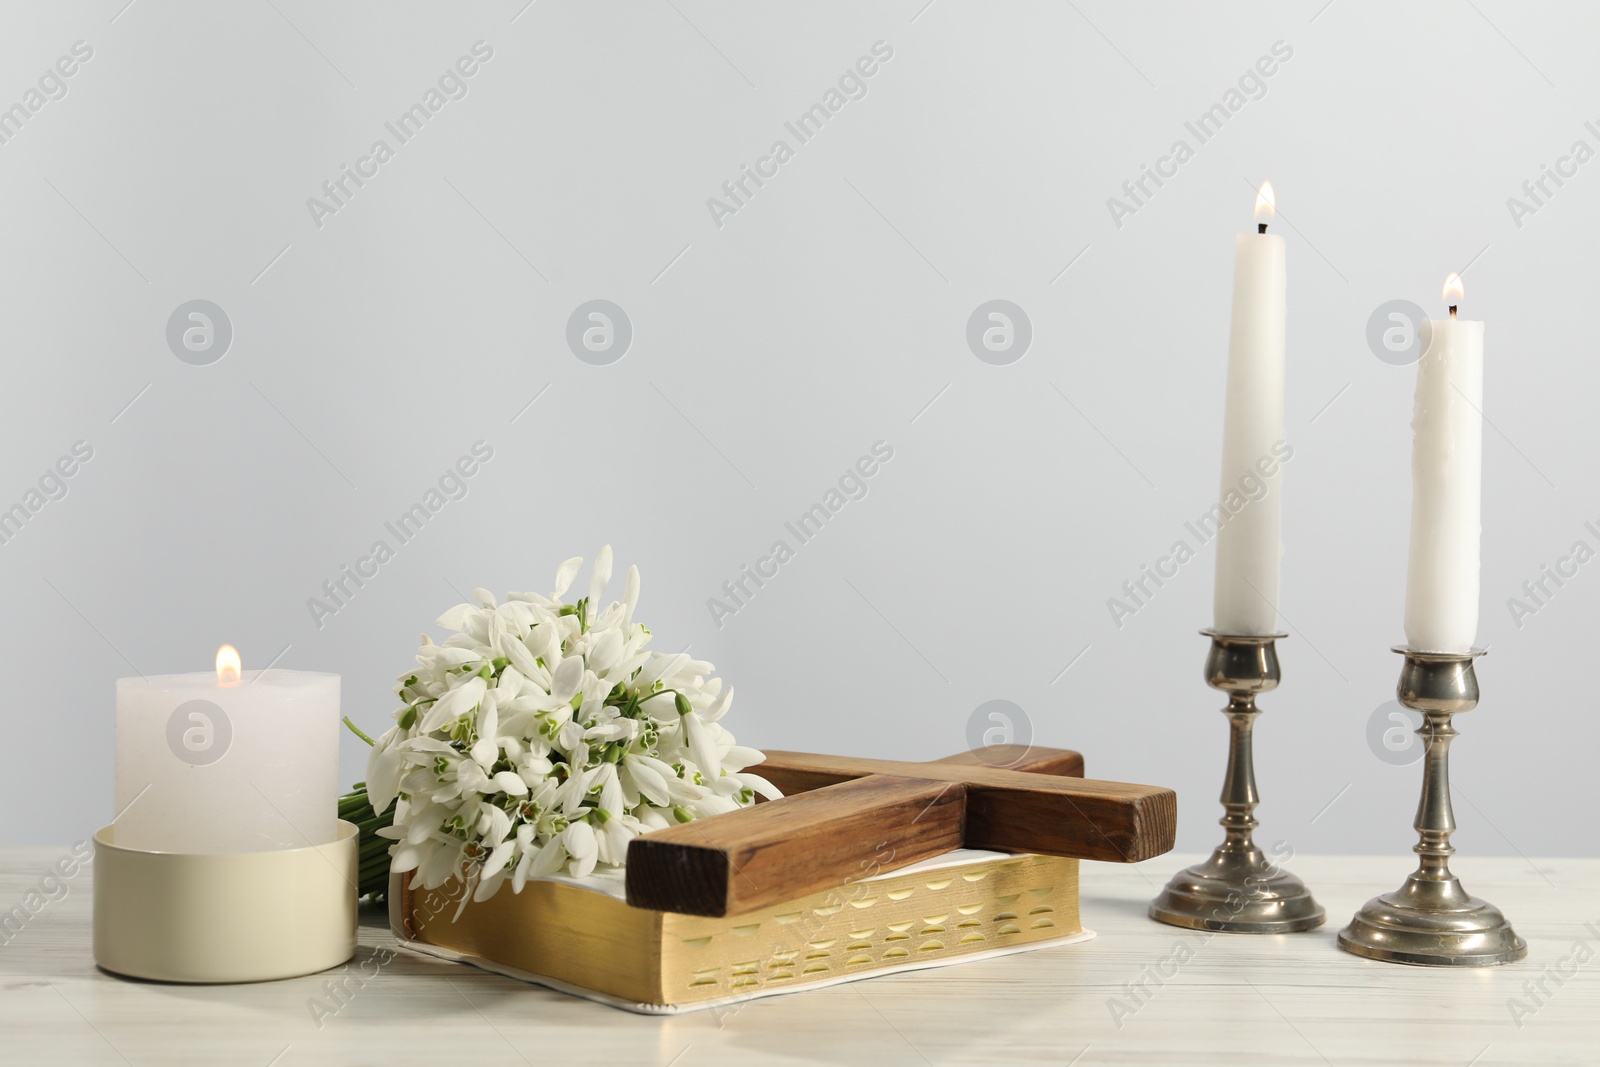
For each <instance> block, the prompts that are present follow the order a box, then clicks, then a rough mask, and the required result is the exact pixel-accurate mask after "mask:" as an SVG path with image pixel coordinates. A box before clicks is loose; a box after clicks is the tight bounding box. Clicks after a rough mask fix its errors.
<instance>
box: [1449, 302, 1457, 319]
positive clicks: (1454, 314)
mask: <svg viewBox="0 0 1600 1067" xmlns="http://www.w3.org/2000/svg"><path fill="white" fill-rule="evenodd" d="M1450 317H1451V318H1452V319H1453V318H1455V317H1456V306H1455V305H1454V304H1451V305H1450Z"/></svg>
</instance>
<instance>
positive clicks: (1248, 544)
mask: <svg viewBox="0 0 1600 1067" xmlns="http://www.w3.org/2000/svg"><path fill="white" fill-rule="evenodd" d="M1272 210H1273V200H1272V185H1271V183H1263V184H1262V186H1261V192H1260V193H1259V194H1258V195H1257V197H1256V218H1257V219H1258V220H1261V219H1263V218H1269V219H1270V218H1271V216H1272ZM1259 229H1260V231H1261V232H1259V233H1241V234H1239V235H1238V237H1237V238H1236V239H1235V241H1234V255H1233V325H1232V329H1231V331H1230V333H1229V337H1228V396H1227V406H1226V410H1225V414H1224V417H1223V425H1222V492H1221V497H1220V498H1219V500H1218V506H1219V509H1220V511H1219V513H1218V524H1219V529H1218V531H1217V585H1216V597H1215V599H1214V601H1213V605H1212V606H1213V622H1212V625H1213V627H1214V628H1215V629H1216V630H1218V631H1219V632H1221V633H1225V634H1270V633H1273V632H1275V631H1276V630H1277V620H1278V561H1279V557H1280V556H1281V555H1282V552H1283V546H1282V543H1281V541H1280V528H1281V525H1282V518H1281V515H1282V505H1281V502H1280V501H1279V499H1278V489H1279V483H1280V481H1281V478H1282V473H1281V471H1280V465H1281V463H1282V457H1283V452H1282V451H1281V450H1282V449H1283V447H1284V434H1283V360H1284V349H1285V325H1286V320H1287V317H1288V296H1287V293H1288V280H1287V279H1288V275H1287V272H1286V270H1285V262H1284V244H1283V238H1282V237H1279V236H1278V235H1276V234H1269V233H1267V232H1266V224H1265V222H1262V223H1261V225H1260V227H1259Z"/></svg>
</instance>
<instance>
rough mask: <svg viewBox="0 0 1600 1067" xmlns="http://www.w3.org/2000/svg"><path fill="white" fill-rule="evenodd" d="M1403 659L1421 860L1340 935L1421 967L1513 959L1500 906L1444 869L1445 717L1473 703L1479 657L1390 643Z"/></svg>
mask: <svg viewBox="0 0 1600 1067" xmlns="http://www.w3.org/2000/svg"><path fill="white" fill-rule="evenodd" d="M1394 651H1396V652H1398V653H1400V654H1401V655H1403V656H1404V657H1405V658H1406V662H1405V666H1404V667H1402V668H1401V669H1400V684H1399V686H1398V687H1397V691H1398V694H1399V697H1400V703H1402V704H1404V705H1405V706H1406V707H1408V708H1411V709H1412V710H1413V711H1420V712H1421V713H1422V715H1423V720H1422V725H1421V726H1420V727H1419V728H1418V729H1417V734H1418V736H1420V737H1421V738H1422V740H1423V743H1424V744H1425V745H1426V746H1427V747H1426V754H1425V756H1424V760H1425V762H1424V763H1423V767H1422V799H1421V800H1420V801H1419V802H1418V803H1417V818H1416V821H1415V823H1413V825H1414V826H1415V827H1416V829H1417V834H1418V835H1419V836H1418V841H1417V844H1416V847H1415V848H1413V849H1412V851H1413V852H1415V853H1416V854H1417V856H1418V857H1419V858H1420V862H1419V863H1418V865H1417V869H1416V872H1415V873H1413V874H1412V875H1411V877H1409V878H1407V879H1406V881H1405V884H1404V885H1402V886H1401V887H1400V888H1399V889H1397V890H1395V891H1394V892H1392V893H1385V894H1383V895H1382V896H1380V897H1373V898H1372V899H1371V900H1369V901H1367V903H1366V906H1365V907H1363V908H1362V909H1361V910H1360V911H1358V912H1356V915H1355V918H1353V919H1351V920H1350V925H1349V926H1347V927H1345V928H1344V930H1342V931H1341V932H1340V934H1339V947H1340V948H1342V949H1344V950H1345V951H1346V952H1353V953H1355V954H1356V955H1357V956H1366V957H1367V958H1368V959H1374V960H1383V961H1384V962H1386V963H1411V964H1417V965H1420V966H1425V967H1488V966H1493V965H1495V964H1500V963H1514V962H1515V961H1517V960H1520V959H1522V957H1524V956H1526V955H1527V954H1528V943H1527V942H1526V941H1524V940H1522V938H1520V937H1518V936H1517V934H1516V931H1514V930H1513V929H1511V924H1510V922H1508V921H1507V920H1506V917H1505V916H1504V915H1503V914H1501V912H1500V909H1499V908H1496V907H1495V906H1494V905H1492V904H1489V903H1487V902H1485V901H1482V900H1479V899H1478V898H1477V897H1475V896H1472V895H1470V894H1469V893H1468V892H1467V891H1466V890H1465V889H1463V888H1462V887H1461V881H1460V879H1458V878H1457V877H1456V876H1455V875H1453V874H1451V873H1450V856H1451V855H1452V854H1453V853H1454V852H1455V849H1454V848H1453V847H1452V846H1451V844H1450V835H1451V833H1453V832H1454V831H1455V828H1456V819H1455V812H1454V811H1453V810H1452V808H1451V805H1450V742H1451V741H1453V740H1454V739H1455V736H1456V728H1455V727H1454V726H1452V725H1451V724H1450V720H1451V718H1452V717H1453V716H1454V715H1456V714H1458V713H1460V712H1463V711H1470V710H1472V709H1473V708H1474V707H1476V706H1477V703H1478V676H1477V673H1476V672H1475V671H1474V670H1473V667H1472V661H1473V660H1474V659H1476V658H1477V657H1479V656H1481V655H1483V654H1484V650H1483V649H1480V648H1475V649H1473V650H1472V651H1470V652H1464V653H1445V652H1419V651H1417V650H1416V649H1412V648H1404V647H1397V648H1396V649H1395V650H1394Z"/></svg>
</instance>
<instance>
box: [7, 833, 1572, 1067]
mask: <svg viewBox="0 0 1600 1067" xmlns="http://www.w3.org/2000/svg"><path fill="white" fill-rule="evenodd" d="M65 853H66V849H65V848H62V849H20V850H10V851H5V852H0V910H10V909H11V908H12V907H13V906H15V905H18V904H23V903H24V902H25V900H26V898H27V894H28V893H29V892H30V891H37V890H40V879H41V877H42V876H43V875H44V874H45V873H46V871H47V870H48V869H49V867H50V866H51V864H53V863H54V861H55V860H56V859H57V858H59V857H60V856H62V855H64V854H65ZM1196 858H1197V857H1184V856H1165V857H1162V858H1160V859H1158V860H1155V861H1152V862H1150V863H1147V864H1143V865H1141V866H1140V867H1134V868H1126V867H1117V866H1114V865H1109V864H1089V863H1086V864H1084V874H1083V886H1084V902H1083V913H1084V922H1085V923H1086V924H1087V925H1089V926H1091V927H1092V928H1094V929H1096V930H1098V931H1099V932H1100V936H1099V937H1098V938H1097V939H1095V940H1093V941H1091V942H1088V943H1086V944H1082V945H1076V946H1070V947H1064V948H1056V949H1044V950H1040V951H1037V952H1032V953H1026V954H1023V955H1019V956H1013V957H1010V958H1005V959H997V960H992V961H986V962H982V963H972V964H966V965H962V966H958V967H951V968H947V969H944V970H937V971H928V972H924V973H921V974H908V975H895V976H887V977H883V978H878V979H873V980H871V981H867V982H861V983H855V984H851V985H845V986H837V987H834V988H829V989H823V990H818V991H815V992H809V993H799V994H796V995H794V996H783V997H773V998H770V999H767V1000H762V1001H757V1002H754V1003H750V1004H746V1005H743V1006H742V1007H741V1008H739V1009H738V1010H735V1011H733V1012H731V1013H728V1012H724V1013H723V1014H721V1015H720V1016H719V1015H714V1014H711V1013H697V1014H692V1015H686V1016H678V1017H673V1018H646V1017H641V1016H637V1015H631V1014H627V1013H624V1012H620V1011H616V1010H613V1009H610V1008H604V1007H601V1006H598V1005H595V1004H591V1003H588V1002H586V1001H582V1000H577V999H575V998H571V997H566V996H563V995H561V994H558V993H553V992H550V991H548V990H544V989H540V988H537V987H533V986H527V985H522V984H520V983H517V982H513V981H510V980H508V979H504V978H500V977H497V976H494V975H490V974H486V973H483V972H480V971H477V970H474V969H471V968H467V967H462V966H457V965H453V964H448V963H444V962H442V961H439V960H435V959H431V958H428V957H423V956H418V955H414V954H411V953H408V952H404V951H399V952H394V941H393V939H392V938H391V937H390V935H389V933H388V930H387V927H386V924H385V922H384V918H383V916H382V915H380V914H378V913H377V912H372V913H370V914H367V915H365V916H364V918H363V924H364V925H363V929H362V934H361V949H360V951H359V953H358V955H357V957H356V960H355V961H354V962H353V963H352V965H351V966H350V967H349V968H348V970H347V972H346V975H354V976H356V977H355V978H347V979H346V981H345V985H346V988H347V990H348V991H347V992H345V993H344V994H342V996H343V999H344V1001H345V1005H344V1006H343V1007H342V1008H340V1010H339V1011H338V1012H337V1014H334V1015H332V1016H330V1017H326V1018H324V1019H322V1020H321V1023H322V1025H321V1026H320V1027H319V1026H318V1023H317V1021H316V1020H315V1019H314V1014H313V1010H312V1008H311V1006H310V1003H311V1001H312V999H313V998H321V999H322V1000H323V1001H324V1002H325V1003H327V1004H328V1005H330V1006H334V1005H336V1001H335V999H334V998H333V997H332V996H331V995H330V994H329V992H328V987H329V984H330V978H331V977H332V976H330V975H328V974H324V975H317V976H314V977H310V978H301V979H294V980H290V981H284V982H269V983H264V984H259V985H246V986H173V985H159V984H154V983H147V982H132V981H126V980H123V979H119V978H114V977H111V976H110V975H106V974H103V973H101V972H100V971H98V970H97V969H96V968H95V966H94V964H93V962H92V960H91V955H90V910H91V908H90V901H91V892H90V878H91V877H92V870H87V869H86V870H85V871H84V872H83V873H81V874H80V875H78V877H76V878H74V879H72V880H71V881H69V882H67V883H65V885H64V892H65V895H62V889H61V888H56V889H54V895H55V896H56V897H57V898H58V899H56V900H54V901H53V902H51V903H48V904H47V905H46V906H44V907H43V909H42V910H40V911H39V912H38V914H37V915H35V916H33V917H32V918H30V919H29V920H28V921H27V922H26V923H24V924H23V925H22V926H21V929H20V930H17V931H15V932H13V931H12V930H11V929H6V930H5V931H4V932H0V942H4V943H3V944H0V1063H4V1064H7V1065H12V1064H17V1065H21V1064H139V1065H143V1064H203V1065H206V1067H220V1065H227V1064H239V1065H244V1067H267V1065H268V1064H275V1065H278V1067H300V1065H309V1064H327V1065H330V1067H353V1065H360V1064H374V1065H383V1067H398V1065H406V1067H413V1065H418V1064H425V1065H431V1064H441V1065H450V1067H453V1065H456V1064H470V1065H472V1067H495V1065H500V1064H507V1065H513V1067H514V1065H520V1064H535V1065H538V1067H545V1065H547V1064H549V1065H557V1067H566V1065H569V1064H571V1065H578V1064H596V1063H612V1064H627V1065H632V1064H674V1065H676V1067H696V1065H699V1064H749V1063H757V1062H772V1063H795V1064H800V1063H822V1064H841V1063H852V1064H853V1063H865V1064H871V1065H872V1067H891V1065H898V1064H908V1065H922V1064H945V1063H1053V1064H1062V1065H1066V1064H1077V1065H1080V1067H1091V1065H1095V1064H1137V1063H1161V1064H1174V1065H1188V1064H1240V1063H1251V1064H1260V1065H1263V1067H1265V1065H1279V1064H1362V1065H1371V1064H1389V1063H1393V1064H1441V1065H1447V1067H1468V1065H1469V1064H1470V1065H1473V1067H1491V1065H1494V1064H1510V1063H1518V1064H1539V1065H1549V1064H1560V1063H1573V1064H1579V1063H1581V1064H1600V860H1596V859H1581V860H1573V859H1565V860H1546V861H1532V862H1530V861H1526V860H1522V859H1473V858H1471V857H1466V858H1462V859H1461V860H1460V861H1459V863H1458V864H1457V873H1458V874H1460V875H1461V876H1462V878H1463V880H1464V881H1465V882H1466V884H1467V886H1468V888H1469V889H1471V890H1472V891H1473V892H1475V893H1477V894H1478V895H1480V896H1483V897H1486V898H1488V899H1490V900H1492V901H1493V902H1494V903H1496V904H1498V905H1499V906H1500V907H1501V908H1502V909H1503V910H1504V911H1505V912H1506V913H1507V914H1508V915H1509V916H1510V917H1511V919H1512V920H1513V922H1514V923H1515V924H1516V928H1517V930H1518V932H1519V933H1521V934H1522V936H1523V937H1525V938H1526V939H1527V940H1528V943H1529V945H1530V948H1531V951H1530V953H1529V957H1528V959H1527V960H1526V961H1524V962H1522V963H1520V964H1514V965H1512V966H1509V967H1502V968H1489V969H1484V970H1474V969H1463V970H1437V969H1427V968H1416V967H1401V966H1394V965H1390V964H1381V963H1374V962H1369V961H1367V960H1362V959H1357V958H1356V957H1353V956H1350V955H1347V954H1345V953H1342V952H1340V951H1339V950H1338V949H1337V948H1335V947H1334V934H1335V933H1336V932H1337V930H1338V929H1339V927H1340V926H1341V925H1343V923H1344V922H1345V921H1346V920H1347V919H1348V918H1349V917H1350V915H1351V914H1352V912H1354V910H1355V909H1356V908H1357V907H1359V906H1360V905H1361V904H1362V903H1363V902H1364V901H1365V900H1366V899H1367V898H1368V897H1369V896H1372V895H1373V894H1375V893H1377V892H1380V891H1387V890H1389V889H1391V888H1393V887H1395V886H1397V885H1398V884H1399V883H1400V880H1401V879H1402V878H1403V876H1404V875H1405V874H1406V873H1407V870H1408V869H1409V868H1408V865H1407V862H1406V860H1407V859H1408V858H1409V856H1407V855H1397V856H1388V857H1383V858H1381V859H1380V858H1371V857H1363V858H1352V857H1343V858H1340V857H1302V858H1300V859H1299V860H1298V861H1297V862H1296V863H1295V865H1294V869H1295V871H1296V872H1297V873H1299V874H1300V875H1301V876H1302V877H1304V878H1305V879H1306V881H1307V882H1308V883H1309V884H1310V885H1311V887H1312V889H1313V890H1314V891H1315V893H1316V895H1317V897H1318V899H1319V900H1321V901H1322V903H1323V904H1324V905H1325V906H1326V907H1327V909H1328V916H1329V922H1328V925H1326V926H1324V927H1323V928H1321V929H1320V930H1316V931H1312V932H1310V933H1304V934H1292V935H1287V936H1272V937H1260V936H1243V935H1210V936H1208V935H1204V934H1201V933H1197V932H1191V931H1184V930H1179V929H1176V928H1173V927H1168V926H1162V925H1159V924H1157V923H1154V922H1151V921H1149V920H1148V919H1147V918H1145V913H1144V910H1145V903H1146V901H1147V900H1148V899H1149V898H1150V896H1151V895H1153V894H1154V893H1155V891H1156V890H1157V889H1158V888H1159V887H1160V885H1161V884H1162V883H1163V882H1165V880H1166V878H1167V876H1168V875H1170V874H1171V873H1172V872H1173V871H1175V870H1177V869H1178V868H1179V867H1180V866H1182V865H1184V864H1186V863H1190V862H1193V860H1194V859H1196ZM51 888H52V887H51V886H49V885H46V886H45V887H44V889H45V890H51ZM44 895H49V894H48V893H42V894H41V898H35V899H34V903H38V902H39V900H40V899H42V897H43V896H44ZM1585 924H1592V925H1590V926H1587V927H1586V925H1585ZM1580 943H1582V945H1583V946H1584V948H1585V951H1578V952H1577V954H1576V955H1574V953H1575V949H1576V946H1578V945H1579V944H1580ZM1180 946H1183V947H1186V948H1187V952H1185V951H1184V950H1183V948H1180ZM391 953H393V958H392V959H391V958H389V957H390V955H391ZM1186 956H1192V958H1187V959H1184V957H1186ZM1580 959H1582V960H1584V961H1585V962H1579V960H1580ZM357 979H360V980H361V982H358V981H357ZM1141 979H1143V980H1144V988H1145V989H1146V990H1148V993H1147V994H1142V995H1141V994H1134V993H1130V991H1129V990H1128V988H1127V987H1128V986H1129V985H1130V984H1131V983H1136V982H1140V981H1141ZM1541 982H1542V985H1543V987H1544V990H1545V992H1544V993H1541V992H1540V991H1539V986H1540V984H1541ZM362 983H364V984H362ZM1113 998H1116V999H1115V1000H1113ZM1513 1000H1520V1001H1521V1002H1522V1003H1523V1005H1524V1006H1525V1007H1526V1008H1527V1009H1528V1011H1527V1012H1525V1013H1524V1014H1523V1017H1522V1018H1521V1019H1520V1023H1521V1025H1520V1026H1519V1025H1518V1021H1517V1020H1514V1019H1513V1015H1512V1008H1511V1003H1510V1002H1512V1001H1513ZM1117 1001H1120V1002H1121V1003H1122V1005H1123V1006H1124V1008H1125V1009H1131V1013H1129V1011H1127V1010H1123V1011H1121V1012H1119V1014H1121V1015H1122V1018H1121V1019H1120V1020H1114V1018H1113V1014H1114V1013H1113V1006H1114V1005H1115V1003H1116V1002H1117ZM1119 1021H1120V1026H1119V1025H1118V1022H1119Z"/></svg>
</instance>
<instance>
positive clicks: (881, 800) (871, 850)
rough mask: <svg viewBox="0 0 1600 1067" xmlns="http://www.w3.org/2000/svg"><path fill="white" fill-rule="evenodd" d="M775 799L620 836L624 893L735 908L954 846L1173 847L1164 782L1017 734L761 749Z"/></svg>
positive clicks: (1046, 849) (1131, 856)
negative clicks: (940, 743) (1117, 778)
mask: <svg viewBox="0 0 1600 1067" xmlns="http://www.w3.org/2000/svg"><path fill="white" fill-rule="evenodd" d="M755 769H756V770H758V771H759V772H760V773H761V774H762V775H763V776H765V777H766V778H767V779H768V780H770V781H771V782H772V783H773V784H774V785H776V786H777V787H778V788H779V789H781V790H783V792H784V797H783V799H782V800H775V801H772V802H770V803H763V804H757V805H755V806H754V807H750V808H745V809H742V810H740V811H733V812H728V813H727V814H725V815H717V816H714V817H712V818H709V819H697V820H695V821H694V822H690V823H685V824H683V825H681V826H674V827H670V828H668V829H665V830H657V831H655V832H653V833H649V834H645V835H644V836H642V837H637V838H635V839H634V840H633V841H632V843H631V844H630V845H629V847H628V866H627V892H628V903H629V904H632V905H634V906H635V907H640V908H652V909H655V910H657V911H674V912H684V913H687V914H690V915H711V916H725V915H741V914H744V913H746V912H750V911H755V910H758V909H760V908H764V907H767V906H770V905H773V904H779V903H782V902H783V901H786V900H793V899H795V898H797V897H802V896H805V895H806V894H808V893H815V892H820V891H824V890H828V889H837V888H840V887H841V886H844V885H846V884H849V883H850V882H853V881H859V880H860V879H861V878H862V877H863V876H864V873H863V872H870V873H877V871H876V870H872V867H873V865H874V864H875V865H876V867H877V870H882V871H888V870H894V869H896V868H899V867H904V866H906V865H908V864H911V863H916V862H918V861H919V860H925V859H929V858H931V857H933V856H938V855H942V854H943V853H946V852H950V851H952V850H954V849H958V848H984V849H995V850H998V851H1002V852H1034V853H1039V854H1042V855H1046V856H1067V857H1076V858H1079V859H1090V860H1109V861H1111V862H1113V863H1136V862H1138V861H1139V860H1145V859H1149V858H1150V857H1152V856H1159V855H1160V854H1162V853H1163V852H1166V851H1168V850H1169V849H1171V848H1172V844H1173V836H1174V834H1175V833H1176V829H1177V821H1178V816H1177V795H1176V794H1175V793H1173V791H1172V790H1170V789H1160V788H1157V787H1155V786H1148V785H1127V784H1124V783H1122V782H1100V781H1094V780H1092V779H1086V778H1083V777H1082V774H1083V757H1082V756H1080V755H1079V754H1078V753H1076V752H1069V751H1067V750H1065V749H1050V748H1031V747H1027V746H1022V745H1009V746H994V747H990V748H985V749H979V750H976V751H973V752H963V753H961V754H960V755H958V756H951V757H949V758H948V759H942V760H934V761H933V762H931V763H908V762H900V761H897V760H875V759H857V758H854V757H850V756H817V755H812V754H810V753H806V752H769V753H767V758H766V761H765V762H764V763H762V764H760V765H759V767H757V768H755Z"/></svg>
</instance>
